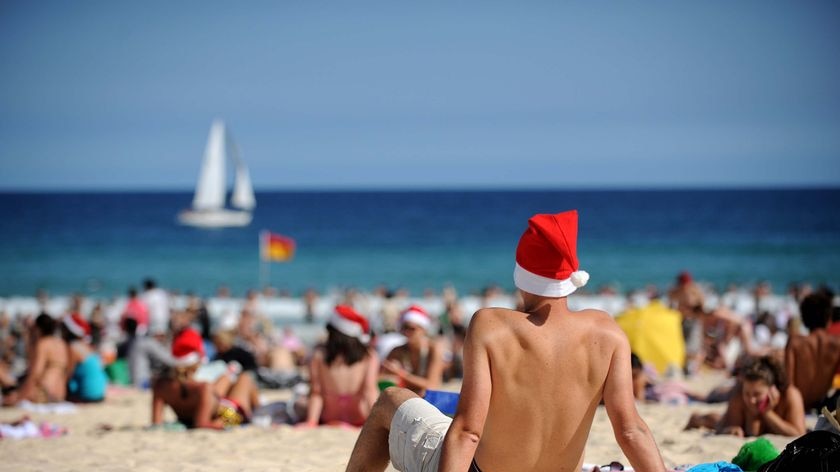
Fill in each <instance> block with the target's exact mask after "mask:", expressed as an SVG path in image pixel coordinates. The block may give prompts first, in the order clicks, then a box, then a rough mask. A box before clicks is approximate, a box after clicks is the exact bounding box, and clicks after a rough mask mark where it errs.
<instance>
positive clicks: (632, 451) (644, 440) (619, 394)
mask: <svg viewBox="0 0 840 472" xmlns="http://www.w3.org/2000/svg"><path fill="white" fill-rule="evenodd" d="M615 336H616V337H617V338H618V342H617V346H616V349H615V351H614V352H613V355H612V359H611V361H610V368H609V372H608V373H607V380H606V383H605V384H604V404H605V406H606V408H607V415H609V418H610V423H611V424H612V428H613V432H614V433H615V439H616V441H618V445H619V446H620V447H621V450H622V451H623V452H624V455H626V456H627V459H628V460H629V461H630V464H632V465H633V467H634V468H635V469H636V470H644V471H664V470H665V463H664V462H662V456H660V455H659V450H658V449H657V448H656V443H655V442H654V440H653V435H652V434H651V432H650V429H649V428H648V426H647V424H645V422H644V420H642V417H641V416H639V412H638V411H637V410H636V402H635V398H634V397H633V374H632V371H631V369H630V344H629V343H628V342H627V337H626V336H625V335H624V334H623V333H615Z"/></svg>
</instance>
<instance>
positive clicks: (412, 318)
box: [400, 310, 432, 332]
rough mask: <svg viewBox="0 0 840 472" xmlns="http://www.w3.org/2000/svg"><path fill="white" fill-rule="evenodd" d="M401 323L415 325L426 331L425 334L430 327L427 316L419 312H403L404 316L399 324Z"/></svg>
mask: <svg viewBox="0 0 840 472" xmlns="http://www.w3.org/2000/svg"><path fill="white" fill-rule="evenodd" d="M403 323H413V324H416V325H417V326H419V327H421V328H423V329H424V330H426V332H428V331H429V328H431V327H432V320H431V319H430V318H429V317H428V316H427V315H424V314H423V313H420V312H419V311H415V310H411V311H407V312H405V314H404V315H403V316H402V320H401V321H400V324H403Z"/></svg>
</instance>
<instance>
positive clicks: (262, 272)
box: [259, 230, 268, 290]
mask: <svg viewBox="0 0 840 472" xmlns="http://www.w3.org/2000/svg"><path fill="white" fill-rule="evenodd" d="M267 238H268V232H267V231H265V230H262V231H260V242H259V244H260V250H259V260H260V269H259V290H262V289H263V288H265V283H266V280H267V274H266V271H267V269H266V266H267V265H268V262H267V261H266V259H268V257H267V256H268V255H267V254H266V251H268V248H267V247H266V244H268V240H267Z"/></svg>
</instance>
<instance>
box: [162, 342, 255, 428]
mask: <svg viewBox="0 0 840 472" xmlns="http://www.w3.org/2000/svg"><path fill="white" fill-rule="evenodd" d="M172 356H173V357H174V358H175V364H176V367H173V368H169V369H167V370H166V371H165V372H164V373H163V374H162V375H161V376H159V377H158V378H157V379H155V381H154V383H153V386H152V424H153V425H160V424H162V423H163V409H164V407H165V406H169V407H170V408H172V410H173V411H174V412H175V415H176V416H177V417H178V421H179V422H181V423H183V424H184V425H185V426H186V427H188V428H210V429H225V428H230V427H234V426H239V425H241V424H245V423H248V422H250V418H251V415H252V413H253V411H254V409H255V408H257V406H258V405H259V399H258V396H259V392H258V391H257V384H256V383H255V381H254V379H253V377H251V376H250V375H239V376H236V375H235V374H236V373H235V372H231V373H230V374H229V375H221V376H219V377H218V378H217V379H216V380H215V381H214V382H212V383H210V382H201V381H198V380H195V379H194V378H193V377H194V375H195V372H196V370H197V369H198V367H199V366H200V365H201V364H202V362H203V361H204V360H205V355H204V340H203V339H202V337H201V334H199V332H198V331H196V330H195V329H193V328H191V327H185V328H183V329H181V330H180V331H179V332H178V334H176V335H175V338H174V339H173V340H172Z"/></svg>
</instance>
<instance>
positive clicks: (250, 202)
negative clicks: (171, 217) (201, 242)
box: [178, 120, 257, 228]
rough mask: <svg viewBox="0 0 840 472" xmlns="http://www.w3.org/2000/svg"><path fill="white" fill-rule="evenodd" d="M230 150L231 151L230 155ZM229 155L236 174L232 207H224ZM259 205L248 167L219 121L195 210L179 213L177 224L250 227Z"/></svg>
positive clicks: (203, 168)
mask: <svg viewBox="0 0 840 472" xmlns="http://www.w3.org/2000/svg"><path fill="white" fill-rule="evenodd" d="M229 148H230V149H229ZM228 150H230V151H231V152H230V153H228ZM228 154H230V155H231V157H232V160H233V164H234V169H235V174H236V175H235V178H234V183H233V194H232V195H231V199H230V205H231V207H233V208H226V207H225V197H226V194H227V181H226V179H225V167H226V165H227V162H226V161H227V157H228ZM256 206H257V201H256V199H255V198H254V189H253V187H252V186H251V177H250V175H249V174H248V168H247V167H246V166H245V162H244V161H243V160H242V158H241V157H240V156H239V150H238V148H237V147H236V144H235V142H234V141H233V139H232V138H231V137H230V136H229V135H228V133H227V132H226V130H225V124H224V122H223V121H221V120H216V121H214V122H213V125H212V126H211V127H210V136H208V137H207V147H206V148H205V150H204V161H203V163H202V165H201V173H200V174H199V178H198V185H196V188H195V196H194V197H193V201H192V208H191V209H188V210H184V211H182V212H180V213H179V214H178V221H179V222H180V223H181V224H183V225H188V226H197V227H200V228H224V227H232V226H248V225H249V224H251V218H252V215H251V212H252V210H253V209H254V207H256Z"/></svg>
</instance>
